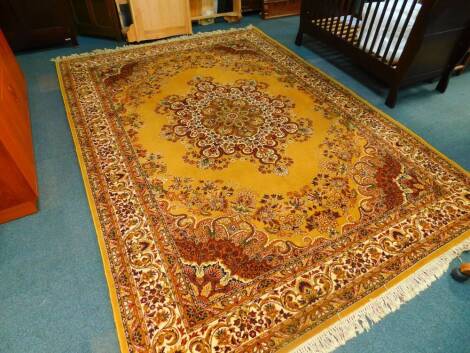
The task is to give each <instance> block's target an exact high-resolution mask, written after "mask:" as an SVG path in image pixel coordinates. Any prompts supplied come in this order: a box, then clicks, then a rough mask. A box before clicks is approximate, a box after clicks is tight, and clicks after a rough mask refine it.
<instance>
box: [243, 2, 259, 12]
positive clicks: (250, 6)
mask: <svg viewBox="0 0 470 353" xmlns="http://www.w3.org/2000/svg"><path fill="white" fill-rule="evenodd" d="M262 5H263V0H242V11H243V12H255V11H261V9H262Z"/></svg>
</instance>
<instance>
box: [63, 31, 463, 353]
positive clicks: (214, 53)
mask: <svg viewBox="0 0 470 353" xmlns="http://www.w3.org/2000/svg"><path fill="white" fill-rule="evenodd" d="M56 61H57V63H56V65H57V70H58V74H59V80H60V84H61V89H62V93H63V96H64V102H65V106H66V110H67V115H68V118H69V122H70V126H71V130H72V133H73V137H74V141H75V144H76V149H77V154H78V157H79V161H80V165H81V168H82V173H83V176H84V181H85V186H86V190H87V193H88V197H89V202H90V206H91V210H92V214H93V219H94V222H95V226H96V230H97V233H98V240H99V244H100V248H101V252H102V256H103V262H104V267H105V271H106V276H107V280H108V285H109V288H110V293H111V301H112V304H113V309H114V315H115V320H116V326H117V331H118V336H119V340H120V344H121V349H122V351H123V352H132V353H137V352H139V353H144V352H165V353H166V352H198V353H209V352H274V351H290V350H295V349H297V350H298V351H299V352H329V351H331V350H333V349H334V348H336V347H337V346H338V345H340V344H342V343H344V342H345V340H346V339H348V338H350V337H352V336H354V335H355V334H357V333H358V332H361V331H362V330H364V329H367V327H368V325H369V323H370V322H371V321H377V320H379V319H380V318H382V317H383V316H384V315H386V314H387V313H389V312H391V311H393V310H395V309H396V308H398V306H399V305H400V304H401V303H403V302H404V301H406V300H408V299H410V298H412V297H413V296H415V295H416V294H417V293H419V292H420V291H421V290H423V289H424V288H425V287H427V286H429V284H430V283H431V282H432V281H433V280H434V279H435V277H436V276H438V275H440V274H442V273H443V272H444V270H445V266H447V265H448V263H449V262H450V260H451V259H452V258H454V257H455V256H456V255H457V254H458V251H461V250H463V249H464V248H469V247H470V246H469V241H468V235H469V233H468V230H469V220H470V178H469V175H468V174H467V173H466V172H465V171H464V170H462V169H461V168H460V167H458V166H457V165H456V164H454V163H453V162H451V161H449V160H448V159H446V158H445V157H444V156H442V155H441V154H439V153H438V152H436V151H435V150H434V149H433V148H432V147H430V146H429V145H428V144H426V143H425V142H424V141H422V140H421V139H420V138H418V137H417V136H415V135H414V134H413V133H411V132H409V131H407V130H406V129H405V128H404V127H402V126H400V125H399V124H398V123H396V122H395V121H393V120H392V119H391V118H389V117H387V116H386V115H385V114H384V113H382V112H380V111H377V110H376V109H374V108H373V107H372V106H370V105H369V104H368V103H366V102H364V101H363V100H361V99H360V98H358V97H357V96H356V95H354V94H353V93H352V92H351V91H349V90H348V89H346V88H344V87H342V86H341V85H340V84H339V83H337V82H335V81H333V80H332V79H331V78H329V77H327V76H326V75H325V74H323V73H321V72H319V71H318V70H317V69H315V68H314V67H312V66H310V65H309V64H308V63H306V62H304V61H303V60H302V59H300V58H299V57H298V56H296V55H295V54H293V53H292V52H290V51H289V50H288V49H286V48H284V47H282V46H281V45H280V44H279V43H277V42H276V41H274V40H273V39H271V38H269V37H268V36H267V35H265V34H263V33H262V32H261V31H259V30H257V29H256V28H253V27H249V28H244V29H238V30H230V31H225V32H213V33H209V34H201V35H194V36H190V37H185V38H182V39H177V40H170V41H163V42H159V43H154V44H147V45H142V46H134V47H125V48H120V49H116V50H111V51H102V52H94V53H89V54H86V55H79V56H71V57H65V58H58V59H57V60H56Z"/></svg>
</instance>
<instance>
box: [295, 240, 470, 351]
mask: <svg viewBox="0 0 470 353" xmlns="http://www.w3.org/2000/svg"><path fill="white" fill-rule="evenodd" d="M464 251H470V239H466V240H464V241H463V242H462V243H460V244H459V245H457V246H455V247H454V248H453V249H451V250H449V251H447V252H446V253H444V254H443V255H441V256H440V257H438V258H436V259H434V260H432V261H431V262H430V263H428V264H427V265H425V266H423V267H422V268H420V269H419V270H417V271H416V272H415V273H413V274H412V275H410V276H409V277H407V278H406V279H404V280H403V281H401V282H400V283H398V284H397V285H395V286H394V287H392V288H389V289H388V290H387V291H386V292H384V293H383V294H382V295H380V296H379V297H377V298H374V299H372V300H371V301H370V302H368V303H367V304H366V305H364V306H363V307H361V308H360V309H358V310H357V311H355V312H353V313H351V314H349V315H348V316H345V317H344V318H342V319H340V320H339V321H337V322H336V323H334V324H333V325H331V326H330V327H329V328H327V329H325V330H323V331H322V332H320V333H319V334H317V335H315V336H314V337H312V338H310V339H309V340H307V341H306V342H305V343H303V344H301V345H300V346H299V347H297V348H296V349H294V350H293V353H330V352H332V351H334V350H335V349H337V348H339V347H340V346H342V345H344V344H345V343H346V342H347V341H348V340H350V339H352V338H354V337H356V336H357V335H359V334H361V333H363V332H364V331H368V330H369V329H370V328H371V326H372V325H373V324H375V323H377V322H379V321H380V320H382V319H383V318H384V317H385V316H387V315H388V314H390V313H393V312H394V311H396V310H398V309H399V308H400V306H401V305H403V304H405V303H406V302H408V301H410V300H411V299H413V298H414V297H416V296H417V295H418V294H420V293H421V292H422V291H424V290H425V289H426V288H428V287H430V286H431V284H432V283H433V282H434V281H435V280H437V279H438V278H439V277H441V276H442V275H444V274H445V273H446V271H447V269H448V268H449V265H450V263H451V262H452V261H453V260H454V259H455V258H457V257H458V256H459V255H460V254H461V253H462V252H464Z"/></svg>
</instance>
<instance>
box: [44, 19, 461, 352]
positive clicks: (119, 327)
mask: <svg viewBox="0 0 470 353" xmlns="http://www.w3.org/2000/svg"><path fill="white" fill-rule="evenodd" d="M249 29H252V30H255V31H257V32H258V33H259V34H261V35H262V36H263V37H264V38H266V39H267V40H269V41H270V42H273V43H274V44H276V45H278V46H280V47H282V48H283V49H284V50H286V51H287V52H288V53H290V54H291V55H293V56H294V57H295V58H297V59H298V60H300V61H302V62H303V63H304V64H306V65H307V66H308V67H310V68H311V69H313V70H315V71H316V72H317V73H319V74H320V75H321V76H324V77H326V78H327V79H329V80H331V81H332V82H334V83H335V84H336V85H338V86H339V87H341V88H342V89H344V90H345V91H346V92H347V93H349V94H351V95H352V96H353V97H355V98H357V99H358V100H360V101H361V102H362V103H364V104H365V105H367V106H368V107H369V108H371V109H373V110H374V111H376V112H378V113H380V114H381V115H383V116H384V117H386V118H387V120H389V121H390V122H391V123H392V124H394V125H396V126H397V127H399V128H401V129H403V130H404V131H405V132H406V133H408V134H409V135H411V136H413V137H414V138H416V139H417V140H418V141H419V142H420V143H422V144H423V145H424V146H426V147H428V148H429V149H430V150H432V152H434V153H436V154H437V155H438V156H440V157H441V158H442V159H444V160H445V161H446V162H448V163H449V164H451V165H452V166H453V167H455V168H456V169H458V170H459V171H461V172H462V173H464V174H465V175H467V176H468V175H470V172H469V171H467V170H466V169H465V168H464V167H462V166H460V165H459V164H458V163H457V162H455V161H453V160H452V159H450V158H449V157H447V156H446V155H445V154H443V153H442V152H440V151H439V150H437V149H436V148H435V147H433V146H432V145H431V144H430V143H429V142H427V141H426V140H425V139H424V138H422V137H420V136H419V135H417V134H416V133H415V132H413V131H412V130H410V129H409V128H408V127H406V126H404V125H403V124H402V123H400V122H398V121H397V120H395V119H394V118H392V117H391V116H390V115H388V114H387V113H385V112H384V111H382V110H381V109H379V108H378V107H375V106H374V105H373V104H372V103H370V102H368V101H367V100H366V99H365V98H363V97H361V96H360V95H358V94H357V93H356V92H354V91H353V90H352V89H350V88H349V87H347V86H345V85H344V84H342V83H341V82H339V81H338V80H336V79H335V78H334V77H331V76H330V75H329V74H327V73H326V72H324V71H322V70H320V69H319V68H317V67H316V66H314V65H313V64H311V63H310V62H308V61H307V60H305V59H304V58H302V57H301V56H300V55H299V54H297V53H295V52H294V51H292V50H291V49H289V48H288V47H286V46H285V45H284V44H282V43H280V42H279V41H277V40H275V39H274V38H272V37H271V36H269V35H268V34H267V33H265V32H264V31H262V30H261V29H259V28H258V27H256V26H253V25H248V26H246V27H241V28H231V29H227V30H215V31H210V32H202V33H197V34H193V35H189V36H180V37H175V38H170V39H167V40H160V41H156V42H151V43H145V44H140V45H133V46H121V47H117V48H115V49H104V50H96V51H92V52H85V53H80V54H72V55H70V56H65V57H57V58H55V59H53V61H54V62H55V67H56V72H57V76H58V81H59V87H60V91H61V95H62V99H63V103H64V107H65V112H66V116H67V121H68V123H69V127H70V131H71V134H72V139H73V142H74V145H75V146H74V147H75V152H76V154H77V159H78V163H79V166H80V171H81V173H82V179H83V183H84V187H85V192H86V195H87V199H88V204H89V207H90V212H91V215H92V219H93V224H94V227H95V231H96V235H97V240H98V246H99V249H100V253H101V258H102V262H103V267H104V273H105V278H106V282H107V285H108V291H109V297H110V301H111V306H112V311H113V317H114V322H115V325H116V331H117V336H118V341H119V345H120V350H121V353H129V347H128V344H127V337H126V334H125V330H124V326H123V321H122V317H121V313H120V307H119V302H118V296H117V292H116V288H115V284H114V279H113V275H112V272H111V267H110V263H109V258H108V254H107V252H106V245H105V241H104V235H103V232H102V230H101V224H100V221H99V216H98V212H97V207H96V204H95V201H94V199H93V195H92V191H91V187H90V182H89V179H88V173H87V170H86V166H85V161H84V159H83V154H82V149H81V147H80V142H79V140H78V135H77V131H76V127H75V123H74V121H73V118H72V113H71V110H70V107H69V104H68V100H67V97H66V91H65V89H64V84H63V79H62V73H61V71H60V68H59V65H60V63H61V62H62V61H64V60H70V59H79V58H85V57H88V56H92V55H103V54H108V53H112V52H116V51H121V50H131V49H134V48H139V47H143V46H158V45H161V44H165V43H167V42H169V41H184V40H189V39H192V38H194V37H200V36H211V35H217V34H221V33H225V32H234V31H243V30H249ZM467 238H470V231H466V232H464V233H463V234H461V235H460V236H458V237H457V238H455V239H453V240H452V241H451V242H449V243H447V244H446V245H444V246H442V247H440V248H439V249H437V250H436V251H434V252H433V253H431V254H429V255H428V256H426V257H425V258H424V259H422V260H420V261H419V262H417V263H416V264H415V265H413V266H412V267H410V268H408V269H407V270H406V271H404V272H402V273H401V274H399V275H398V276H396V277H395V278H394V279H392V280H391V281H389V282H387V284H386V285H384V286H383V287H381V288H378V289H376V290H375V291H373V292H372V293H370V294H369V295H367V296H366V297H364V298H362V299H361V300H359V301H358V302H356V303H354V304H353V305H351V306H349V307H348V308H347V309H345V310H343V311H342V312H341V313H339V314H338V315H337V316H335V317H333V318H330V319H329V320H327V321H325V322H323V323H322V324H320V325H319V326H317V327H315V328H314V329H312V330H310V331H309V332H307V333H305V334H303V335H301V336H299V337H297V338H296V339H294V340H293V341H291V342H289V343H288V344H287V345H285V346H284V347H282V348H281V349H280V350H278V353H287V352H291V351H292V350H295V349H297V348H299V347H300V346H301V345H302V344H304V343H306V342H308V341H309V340H310V339H312V338H313V337H314V336H316V335H317V334H319V333H320V332H323V331H325V330H326V329H328V328H329V327H330V326H332V325H333V324H335V323H336V322H338V321H340V320H342V319H343V318H344V317H347V316H348V315H350V314H352V313H354V312H356V311H358V310H359V309H360V308H362V307H364V306H365V305H366V304H367V303H370V302H371V300H373V299H375V298H378V297H380V296H382V295H383V294H384V293H385V292H386V291H388V290H390V289H392V288H393V287H396V286H397V285H398V284H399V283H401V282H403V281H404V280H405V279H407V278H409V277H412V275H413V273H415V272H416V271H417V270H419V269H421V268H423V267H425V266H426V265H427V264H429V263H430V262H431V261H433V260H435V259H437V258H439V257H440V256H442V255H443V254H444V253H446V252H448V251H449V250H452V249H453V248H456V247H457V246H458V245H459V244H461V243H463V242H464V241H465V240H466V239H467Z"/></svg>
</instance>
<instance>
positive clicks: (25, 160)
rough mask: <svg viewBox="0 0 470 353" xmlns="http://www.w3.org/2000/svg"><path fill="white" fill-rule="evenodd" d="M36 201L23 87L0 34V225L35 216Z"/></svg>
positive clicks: (27, 115) (33, 168) (34, 177)
mask: <svg viewBox="0 0 470 353" xmlns="http://www.w3.org/2000/svg"><path fill="white" fill-rule="evenodd" d="M37 199H38V189H37V181H36V171H35V166H34V154H33V144H32V136H31V127H30V123H29V109H28V98H27V91H26V83H25V80H24V77H23V74H22V72H21V70H20V68H19V66H18V64H17V63H16V61H15V57H14V56H13V53H12V51H11V49H10V48H9V46H8V44H7V42H6V40H5V37H4V36H3V34H2V32H1V31H0V223H4V222H7V221H9V220H12V219H15V218H18V217H22V216H25V215H28V214H31V213H34V212H36V211H37Z"/></svg>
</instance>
